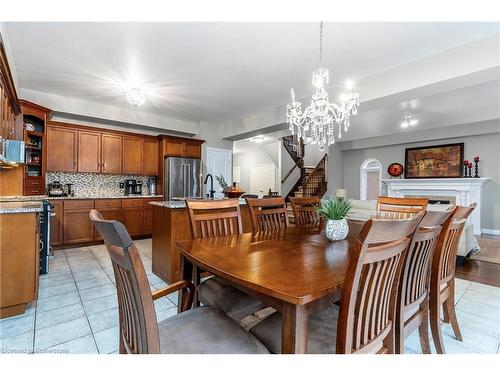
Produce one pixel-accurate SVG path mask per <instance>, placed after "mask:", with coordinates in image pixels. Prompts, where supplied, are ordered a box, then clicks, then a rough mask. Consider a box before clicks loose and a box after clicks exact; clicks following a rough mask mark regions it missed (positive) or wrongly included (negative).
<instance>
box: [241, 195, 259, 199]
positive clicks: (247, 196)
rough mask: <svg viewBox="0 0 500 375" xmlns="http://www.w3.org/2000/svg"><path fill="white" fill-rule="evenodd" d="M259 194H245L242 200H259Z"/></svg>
mask: <svg viewBox="0 0 500 375" xmlns="http://www.w3.org/2000/svg"><path fill="white" fill-rule="evenodd" d="M258 197H259V196H258V195H257V194H243V195H242V196H241V198H258Z"/></svg>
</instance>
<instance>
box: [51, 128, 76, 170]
mask: <svg viewBox="0 0 500 375" xmlns="http://www.w3.org/2000/svg"><path fill="white" fill-rule="evenodd" d="M77 160H78V130H76V129H72V128H66V127H59V126H51V125H50V124H49V126H48V127H47V171H50V172H77V171H78V161H77Z"/></svg>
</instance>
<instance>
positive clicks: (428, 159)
mask: <svg viewBox="0 0 500 375" xmlns="http://www.w3.org/2000/svg"><path fill="white" fill-rule="evenodd" d="M463 160H464V144H463V143H453V144H447V145H438V146H426V147H415V148H407V149H405V178H459V177H463V168H462V163H463Z"/></svg>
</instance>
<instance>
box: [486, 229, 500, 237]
mask: <svg viewBox="0 0 500 375" xmlns="http://www.w3.org/2000/svg"><path fill="white" fill-rule="evenodd" d="M481 232H482V233H483V234H492V235H495V236H500V229H485V228H482V229H481Z"/></svg>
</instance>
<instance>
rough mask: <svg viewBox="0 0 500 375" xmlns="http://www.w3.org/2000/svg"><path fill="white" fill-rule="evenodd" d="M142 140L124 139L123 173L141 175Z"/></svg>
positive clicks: (134, 138)
mask: <svg viewBox="0 0 500 375" xmlns="http://www.w3.org/2000/svg"><path fill="white" fill-rule="evenodd" d="M142 154H143V152H142V139H141V138H139V137H123V173H126V174H141V173H142V171H143V168H142Z"/></svg>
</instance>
